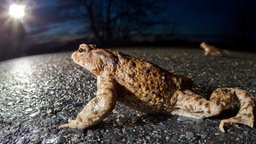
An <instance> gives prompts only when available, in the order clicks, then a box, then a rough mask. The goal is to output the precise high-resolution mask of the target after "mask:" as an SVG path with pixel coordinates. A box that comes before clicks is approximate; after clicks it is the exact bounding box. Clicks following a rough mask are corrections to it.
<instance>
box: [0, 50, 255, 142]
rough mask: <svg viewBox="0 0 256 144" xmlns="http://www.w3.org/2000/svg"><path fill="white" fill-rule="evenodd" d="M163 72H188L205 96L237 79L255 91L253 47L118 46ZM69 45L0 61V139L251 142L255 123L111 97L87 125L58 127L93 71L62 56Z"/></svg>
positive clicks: (71, 113)
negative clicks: (140, 109) (167, 111)
mask: <svg viewBox="0 0 256 144" xmlns="http://www.w3.org/2000/svg"><path fill="white" fill-rule="evenodd" d="M122 51H124V52H126V53H128V54H131V55H135V56H138V57H144V58H145V59H147V60H150V61H152V62H153V63H155V64H157V65H160V66H161V67H163V68H165V69H167V70H168V71H170V72H175V73H180V74H184V75H187V76H189V77H190V78H192V79H193V81H194V87H193V90H194V91H195V92H197V93H199V94H201V95H204V96H205V97H209V95H210V94H211V92H212V91H213V90H214V89H216V88H217V87H238V88H242V89H245V90H248V91H249V92H250V93H251V94H253V95H254V96H256V54H249V53H237V52H231V55H230V56H229V57H223V58H221V57H207V56H204V55H203V52H202V51H201V49H189V48H179V49H178V48H172V49H167V48H155V49H152V48H151V49H145V48H130V49H128V48H126V49H122ZM70 55H71V52H65V53H56V54H46V55H36V56H29V57H22V58H17V59H12V60H8V61H3V62H0V94H1V95H0V143H229V142H230V143H241V142H243V143H255V141H256V128H253V129H252V128H249V127H247V126H243V125H235V126H233V127H227V133H225V134H224V133H221V132H220V131H219V129H218V124H219V121H220V119H223V118H225V117H227V116H230V115H232V114H235V110H233V111H228V112H225V113H224V114H222V115H221V116H218V117H215V118H211V119H204V120H196V119H190V118H185V117H179V116H172V117H170V116H163V115H157V116H156V115H146V114H142V116H140V117H138V116H137V115H138V113H137V112H136V111H134V110H132V109H129V108H127V107H126V106H124V105H122V104H119V103H118V105H117V106H116V107H115V109H114V110H113V112H112V113H111V115H110V116H108V117H107V118H106V119H105V120H104V121H103V122H102V123H100V124H98V125H97V126H94V127H92V128H89V129H87V130H77V129H61V130H60V129H58V128H57V127H58V126H59V125H60V124H63V123H66V122H67V120H68V118H75V117H76V115H77V113H78V112H79V111H80V110H81V109H82V108H83V105H85V104H86V103H87V102H88V101H89V100H90V99H92V98H93V97H94V95H95V91H96V79H95V78H94V77H92V75H90V74H89V73H88V72H87V71H85V70H84V69H83V68H81V67H80V66H78V65H76V64H74V63H73V62H72V60H71V58H70Z"/></svg>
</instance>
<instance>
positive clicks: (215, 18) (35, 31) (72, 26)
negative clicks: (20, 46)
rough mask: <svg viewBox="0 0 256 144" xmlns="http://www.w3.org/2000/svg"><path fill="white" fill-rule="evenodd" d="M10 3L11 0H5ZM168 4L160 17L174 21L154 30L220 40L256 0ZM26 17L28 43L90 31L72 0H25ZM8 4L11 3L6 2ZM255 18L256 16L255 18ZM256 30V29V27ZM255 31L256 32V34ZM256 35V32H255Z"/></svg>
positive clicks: (60, 39) (177, 0) (184, 0)
mask: <svg viewBox="0 0 256 144" xmlns="http://www.w3.org/2000/svg"><path fill="white" fill-rule="evenodd" d="M1 2H2V3H10V0H2V1H1ZM157 2H158V3H162V5H163V6H164V8H163V12H162V13H161V15H160V17H161V18H163V19H165V20H168V21H169V22H171V23H170V24H166V25H164V26H158V27H154V28H152V29H151V31H152V33H156V34H158V35H161V34H162V35H164V34H166V33H168V32H169V33H170V31H171V30H172V29H173V27H175V35H176V36H177V37H181V38H185V39H190V40H196V41H203V40H209V41H220V39H221V38H220V37H224V36H225V33H226V32H227V31H232V29H234V28H233V27H234V26H233V25H234V22H233V21H234V19H235V17H236V16H237V14H236V13H238V11H243V8H244V7H245V3H246V2H247V3H248V4H247V5H246V6H247V7H246V9H247V11H249V12H254V15H256V14H255V11H253V9H256V8H255V6H256V1H255V0H170V1H166V0H165V1H161V0H160V1H157ZM24 3H25V4H26V10H27V13H26V17H25V19H24V20H23V21H22V23H23V25H24V27H25V31H26V36H25V43H30V44H31V43H32V44H35V43H37V44H38V43H48V42H52V41H55V42H59V43H63V42H68V41H72V40H75V39H79V38H83V37H85V36H88V35H90V34H88V33H86V32H85V31H86V28H88V25H87V23H86V22H85V19H84V17H82V16H81V14H80V11H79V7H77V8H72V9H70V10H68V13H69V14H68V16H67V15H66V12H67V11H66V10H65V5H67V4H68V3H65V2H60V0H47V1H46V0H24ZM6 6H7V4H6ZM253 19H254V21H255V17H254V18H253ZM254 31H255V29H254ZM254 35H255V34H254ZM254 37H255V36H254Z"/></svg>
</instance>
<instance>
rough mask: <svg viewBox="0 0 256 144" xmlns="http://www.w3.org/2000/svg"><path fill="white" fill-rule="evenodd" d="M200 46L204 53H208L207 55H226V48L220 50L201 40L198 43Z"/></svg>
mask: <svg viewBox="0 0 256 144" xmlns="http://www.w3.org/2000/svg"><path fill="white" fill-rule="evenodd" d="M200 47H201V48H202V49H203V50H204V55H206V56H207V55H209V56H220V57H222V56H227V55H228V53H229V52H228V51H227V50H221V49H219V48H217V47H215V46H213V45H210V44H208V43H206V42H202V43H201V44H200Z"/></svg>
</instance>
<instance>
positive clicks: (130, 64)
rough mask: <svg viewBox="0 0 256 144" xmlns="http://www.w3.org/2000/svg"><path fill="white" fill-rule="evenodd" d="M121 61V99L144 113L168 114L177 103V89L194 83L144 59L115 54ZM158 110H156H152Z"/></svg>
mask: <svg viewBox="0 0 256 144" xmlns="http://www.w3.org/2000/svg"><path fill="white" fill-rule="evenodd" d="M111 52H112V53H113V54H114V55H116V56H117V58H118V64H117V65H116V71H115V76H114V77H115V79H116V81H117V83H118V86H119V88H118V89H117V92H118V100H119V101H121V102H123V103H124V104H126V105H128V106H130V107H132V108H134V109H139V110H140V111H146V112H165V111H168V109H170V108H171V106H172V105H173V104H172V103H174V101H173V99H171V97H172V95H173V94H174V93H175V91H176V90H179V89H181V88H183V89H184V88H187V89H190V88H191V86H192V81H191V80H190V79H189V78H187V77H184V76H177V75H174V74H171V73H169V72H168V71H166V70H164V69H162V68H160V67H158V66H156V65H154V64H152V63H150V62H148V61H146V60H142V59H138V58H136V57H133V56H128V55H124V54H122V53H121V52H117V51H111ZM152 108H154V109H152Z"/></svg>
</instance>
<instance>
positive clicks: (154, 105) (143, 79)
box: [59, 44, 255, 132]
mask: <svg viewBox="0 0 256 144" xmlns="http://www.w3.org/2000/svg"><path fill="white" fill-rule="evenodd" d="M72 59H73V60H74V62H75V63H77V64H78V65H80V66H82V67H84V68H85V69H87V70H88V71H89V72H90V73H92V74H93V75H94V76H96V77H97V92H96V97H95V98H93V99H92V100H91V101H90V102H89V103H88V104H87V105H85V107H84V108H83V109H82V111H81V112H80V113H79V114H78V116H77V117H76V119H74V120H69V122H68V123H66V124H63V125H60V126H59V128H80V129H85V128H89V127H91V126H93V125H96V124H97V123H99V122H101V121H102V120H103V119H104V118H105V117H107V116H108V115H109V114H110V113H111V111H112V110H113V109H114V107H115V105H116V102H121V103H123V104H125V105H127V106H128V107H130V108H133V109H136V110H138V111H142V112H145V113H160V114H166V115H180V116H185V117H191V118H200V119H201V118H207V117H213V116H217V115H219V114H220V113H221V112H222V111H223V110H227V109H230V108H231V107H233V106H237V107H239V112H238V113H237V115H236V116H234V117H231V118H228V119H224V120H221V121H220V124H219V129H220V131H222V132H225V129H224V125H225V124H231V125H233V124H237V123H239V124H244V125H248V126H249V127H253V124H254V113H253V112H254V108H255V100H254V98H253V96H252V95H250V94H249V93H248V92H247V91H245V90H241V89H238V88H218V89H216V90H215V91H214V92H213V93H212V95H211V97H210V99H209V100H208V99H205V98H204V97H202V96H200V95H198V94H196V93H194V92H193V91H192V90H191V87H192V80H191V79H190V78H188V77H186V76H183V75H178V74H173V73H170V72H168V71H166V70H164V69H162V68H160V67H159V66H157V65H154V64H152V63H150V62H148V61H146V60H144V59H139V58H136V57H134V56H129V55H126V54H123V53H121V52H119V51H115V50H108V49H100V48H96V46H94V45H92V44H81V45H80V47H79V49H78V50H77V51H75V52H74V53H73V54H72Z"/></svg>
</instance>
